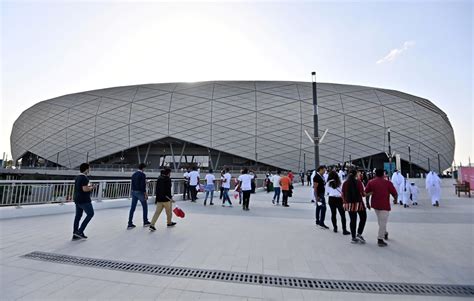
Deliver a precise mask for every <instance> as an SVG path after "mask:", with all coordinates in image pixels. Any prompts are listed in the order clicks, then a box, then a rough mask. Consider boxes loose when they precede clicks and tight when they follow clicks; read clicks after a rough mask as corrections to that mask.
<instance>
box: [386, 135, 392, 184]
mask: <svg viewBox="0 0 474 301" xmlns="http://www.w3.org/2000/svg"><path fill="white" fill-rule="evenodd" d="M387 139H388V164H389V166H390V167H389V168H390V171H389V176H392V145H391V144H390V128H388V129H387Z"/></svg>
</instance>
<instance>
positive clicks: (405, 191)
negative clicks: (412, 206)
mask: <svg viewBox="0 0 474 301" xmlns="http://www.w3.org/2000/svg"><path fill="white" fill-rule="evenodd" d="M402 177H403V176H402ZM399 191H400V193H401V194H402V202H403V207H404V208H407V207H409V205H408V203H409V202H410V192H411V191H410V182H408V181H407V179H406V178H403V181H402V184H400V187H399Z"/></svg>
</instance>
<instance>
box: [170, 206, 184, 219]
mask: <svg viewBox="0 0 474 301" xmlns="http://www.w3.org/2000/svg"><path fill="white" fill-rule="evenodd" d="M173 212H174V214H175V215H176V216H177V217H179V218H184V217H185V216H186V214H185V213H184V211H183V210H182V209H181V208H179V207H175V208H174V209H173Z"/></svg>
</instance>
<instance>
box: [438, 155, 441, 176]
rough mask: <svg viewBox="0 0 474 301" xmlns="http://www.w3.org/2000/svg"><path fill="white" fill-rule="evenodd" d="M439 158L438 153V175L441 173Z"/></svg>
mask: <svg viewBox="0 0 474 301" xmlns="http://www.w3.org/2000/svg"><path fill="white" fill-rule="evenodd" d="M439 159H440V156H439V153H438V175H441V161H440V160H439Z"/></svg>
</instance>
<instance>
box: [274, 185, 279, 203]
mask: <svg viewBox="0 0 474 301" xmlns="http://www.w3.org/2000/svg"><path fill="white" fill-rule="evenodd" d="M273 190H274V191H275V193H274V194H273V200H276V201H277V203H279V202H280V191H281V188H280V187H274V188H273Z"/></svg>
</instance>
